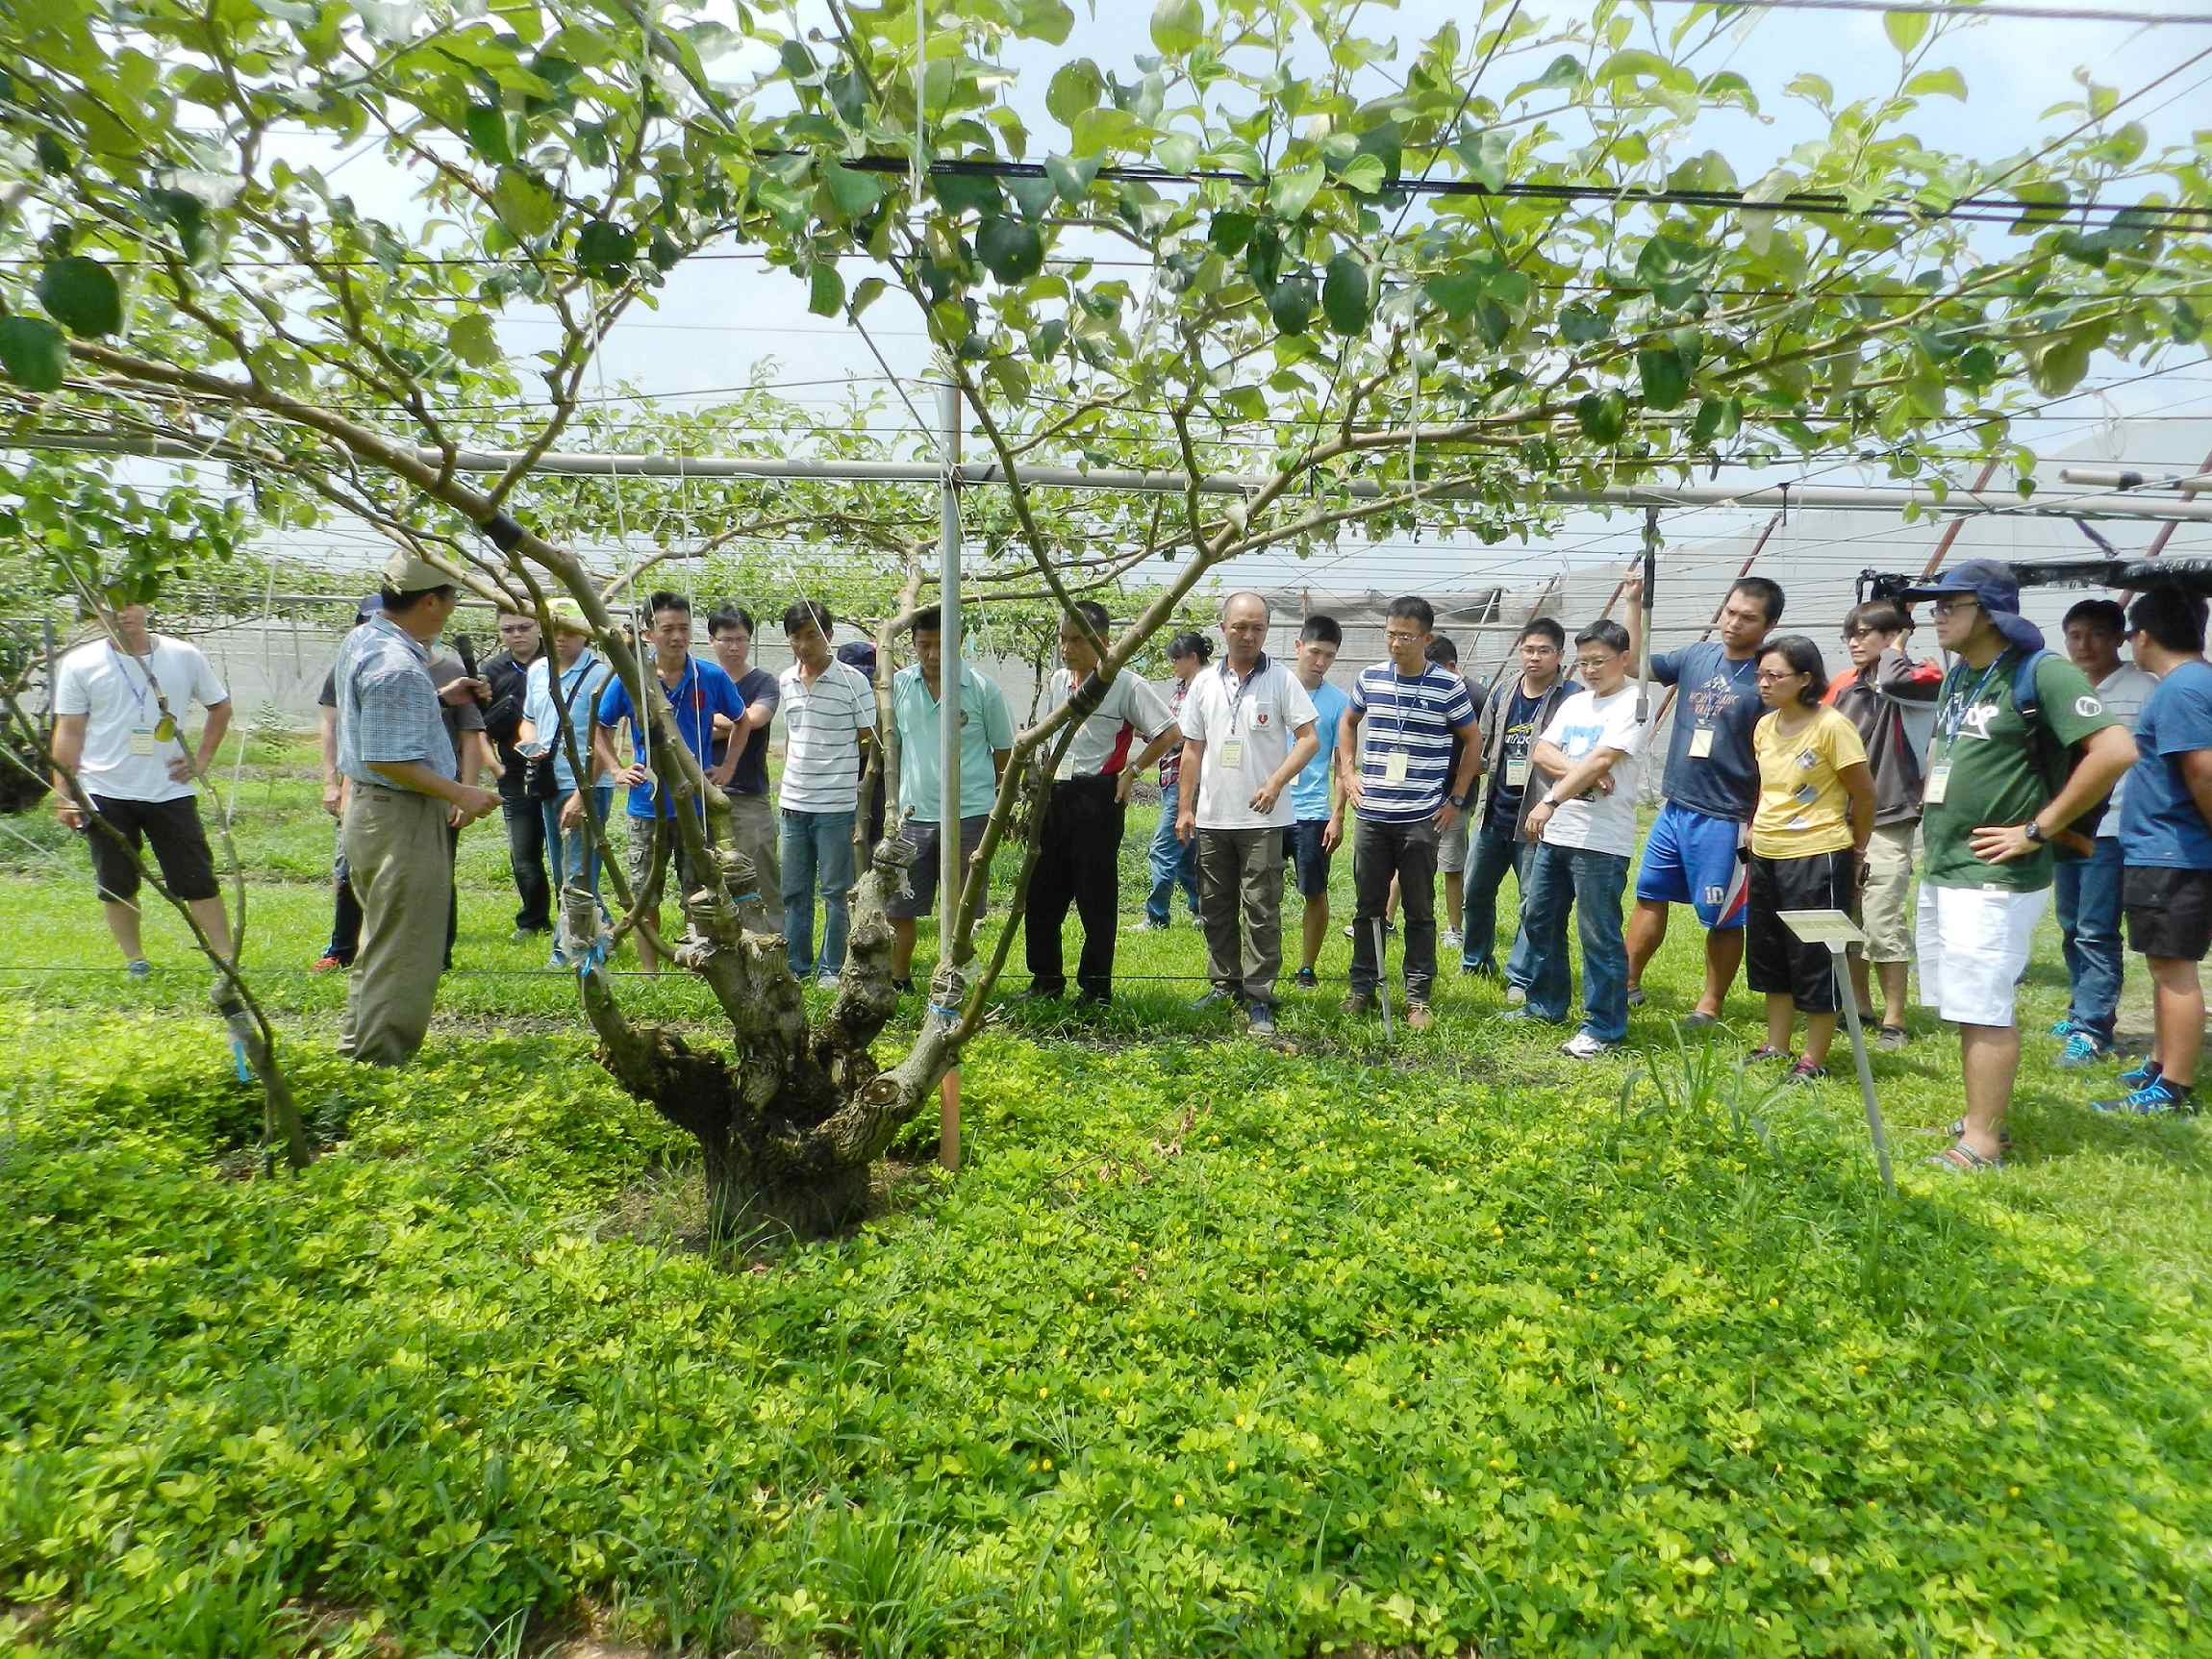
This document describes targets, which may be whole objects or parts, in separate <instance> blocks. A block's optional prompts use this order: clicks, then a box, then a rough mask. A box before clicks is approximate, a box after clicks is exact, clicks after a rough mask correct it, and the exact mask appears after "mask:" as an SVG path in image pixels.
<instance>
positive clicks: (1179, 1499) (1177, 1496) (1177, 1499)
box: [1175, 1492, 1183, 1509]
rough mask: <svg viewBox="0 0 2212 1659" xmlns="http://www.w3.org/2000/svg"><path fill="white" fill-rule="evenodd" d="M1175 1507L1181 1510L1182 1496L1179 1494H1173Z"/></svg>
mask: <svg viewBox="0 0 2212 1659" xmlns="http://www.w3.org/2000/svg"><path fill="white" fill-rule="evenodd" d="M1175 1507H1176V1508H1177V1509H1181V1508H1182V1507H1183V1495H1182V1494H1181V1493H1179V1492H1178V1493H1177V1494H1175Z"/></svg>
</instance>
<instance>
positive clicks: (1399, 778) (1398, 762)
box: [1383, 749, 1405, 784]
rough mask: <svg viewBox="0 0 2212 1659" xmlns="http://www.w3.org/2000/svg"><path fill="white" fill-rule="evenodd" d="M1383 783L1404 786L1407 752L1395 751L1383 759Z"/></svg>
mask: <svg viewBox="0 0 2212 1659" xmlns="http://www.w3.org/2000/svg"><path fill="white" fill-rule="evenodd" d="M1383 782H1384V783H1386V784H1402V783H1404V782H1405V750H1403V749H1393V750H1391V752H1390V753H1389V754H1388V755H1386V756H1385V757H1384V758H1383Z"/></svg>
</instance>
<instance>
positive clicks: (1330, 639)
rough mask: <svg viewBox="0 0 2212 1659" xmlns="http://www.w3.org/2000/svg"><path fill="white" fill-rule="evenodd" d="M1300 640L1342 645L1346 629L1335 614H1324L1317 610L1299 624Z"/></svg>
mask: <svg viewBox="0 0 2212 1659" xmlns="http://www.w3.org/2000/svg"><path fill="white" fill-rule="evenodd" d="M1298 641H1299V642H1300V643H1301V644H1303V643H1309V642H1310V643H1314V644H1320V645H1342V644H1343V643H1344V642H1345V631H1344V628H1343V626H1342V625H1341V624H1340V623H1339V622H1338V621H1337V619H1336V618H1335V617H1334V616H1322V615H1321V614H1320V612H1319V611H1317V612H1315V613H1314V614H1313V615H1312V616H1308V617H1307V618H1306V619H1305V620H1304V621H1303V622H1301V623H1299V624H1298Z"/></svg>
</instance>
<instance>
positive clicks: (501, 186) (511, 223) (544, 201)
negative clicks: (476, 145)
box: [491, 167, 553, 241]
mask: <svg viewBox="0 0 2212 1659" xmlns="http://www.w3.org/2000/svg"><path fill="white" fill-rule="evenodd" d="M491 209H492V212H494V213H496V214H498V215H499V222H500V223H501V224H503V225H505V226H506V227H507V228H508V229H509V230H511V231H513V232H514V233H515V235H516V236H518V237H520V238H522V239H523V240H525V241H527V240H529V239H531V238H533V237H541V236H543V235H544V234H545V233H546V232H547V231H549V230H551V229H552V228H553V192H552V191H551V190H549V189H546V188H545V186H544V185H543V184H541V183H540V181H539V180H538V179H537V178H535V177H533V176H532V175H531V174H529V173H527V172H525V171H523V170H522V169H521V168H520V167H501V168H500V169H499V176H498V177H497V178H496V179H494V180H493V181H492V183H491Z"/></svg>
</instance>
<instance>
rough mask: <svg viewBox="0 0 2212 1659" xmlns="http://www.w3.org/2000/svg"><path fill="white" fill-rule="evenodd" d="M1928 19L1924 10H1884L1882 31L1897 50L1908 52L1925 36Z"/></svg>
mask: <svg viewBox="0 0 2212 1659" xmlns="http://www.w3.org/2000/svg"><path fill="white" fill-rule="evenodd" d="M1929 21H1930V19H1929V17H1928V14H1927V13H1925V12H1884V13H1882V33H1883V34H1885V35H1887V36H1888V37H1889V38H1890V44H1891V45H1893V46H1895V47H1896V48H1897V49H1898V51H1900V52H1905V53H1909V52H1911V51H1912V49H1913V48H1914V47H1915V46H1918V45H1919V44H1920V43H1921V42H1922V41H1923V40H1924V39H1926V38H1927V32H1928V23H1929Z"/></svg>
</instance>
